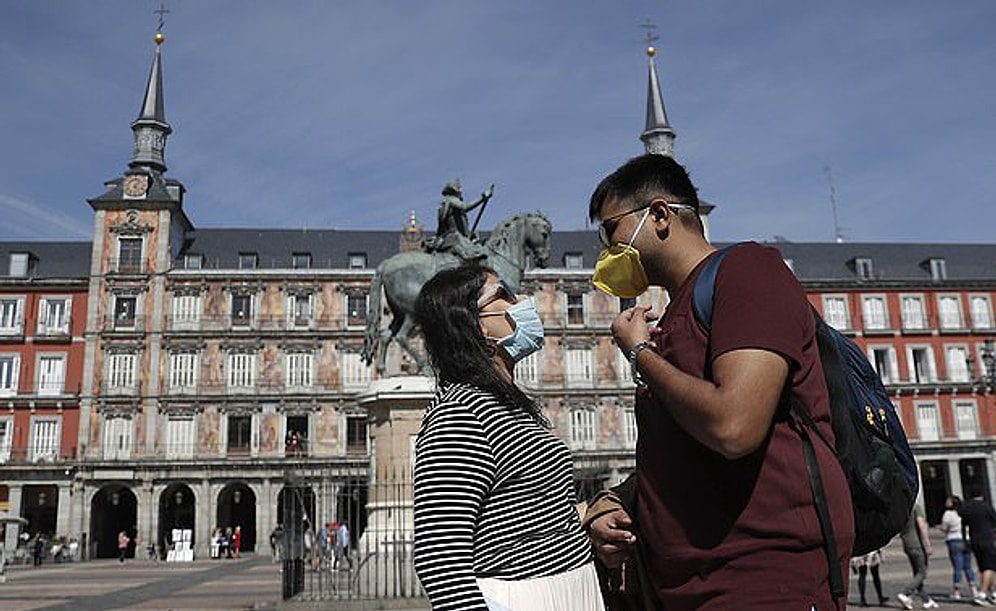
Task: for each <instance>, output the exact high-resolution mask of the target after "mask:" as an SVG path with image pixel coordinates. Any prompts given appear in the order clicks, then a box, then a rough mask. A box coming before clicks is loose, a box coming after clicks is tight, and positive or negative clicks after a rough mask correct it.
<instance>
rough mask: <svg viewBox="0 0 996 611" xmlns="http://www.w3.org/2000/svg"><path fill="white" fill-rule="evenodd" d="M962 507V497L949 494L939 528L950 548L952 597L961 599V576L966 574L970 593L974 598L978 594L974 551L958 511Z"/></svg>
mask: <svg viewBox="0 0 996 611" xmlns="http://www.w3.org/2000/svg"><path fill="white" fill-rule="evenodd" d="M960 509H961V497H959V496H949V497H948V498H946V499H945V500H944V515H942V516H941V523H940V525H939V526H938V528H939V529H940V530H941V532H942V533H944V544H945V545H947V548H948V560H949V561H950V562H951V570H952V576H951V577H952V579H951V581H952V590H951V598H953V599H955V600H961V577H962V574H964V575H965V582H966V583H967V584H968V588H969V595H970V596H971V597H972V599H973V600H974V599H975V598H976V595H977V594H978V589H977V588H976V584H975V571H973V570H972V552H971V550H970V549H969V548H968V545H966V544H965V537H964V535H963V534H962V532H961V531H962V524H961V523H962V519H961V514H959V513H958V511H959V510H960Z"/></svg>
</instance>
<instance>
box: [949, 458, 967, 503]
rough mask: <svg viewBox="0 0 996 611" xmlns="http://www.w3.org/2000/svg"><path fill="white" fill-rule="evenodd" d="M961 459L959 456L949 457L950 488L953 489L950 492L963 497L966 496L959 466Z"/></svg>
mask: <svg viewBox="0 0 996 611" xmlns="http://www.w3.org/2000/svg"><path fill="white" fill-rule="evenodd" d="M958 463H959V460H958V459H957V458H949V459H948V484H949V485H948V488H950V489H951V492H950V494H955V495H958V496H959V497H961V498H962V499H964V498H966V497H965V492H964V491H963V490H962V487H961V469H960V468H959V465H958Z"/></svg>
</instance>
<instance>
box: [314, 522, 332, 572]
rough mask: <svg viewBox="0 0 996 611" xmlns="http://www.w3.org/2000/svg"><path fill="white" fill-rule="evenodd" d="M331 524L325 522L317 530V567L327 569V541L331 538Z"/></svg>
mask: <svg viewBox="0 0 996 611" xmlns="http://www.w3.org/2000/svg"><path fill="white" fill-rule="evenodd" d="M331 526H332V525H331V524H329V523H328V522H325V523H324V524H322V527H321V528H319V529H318V535H317V536H318V555H319V557H320V558H319V567H320V568H326V569H327V568H329V567H330V565H329V539H330V537H331V532H330V529H331Z"/></svg>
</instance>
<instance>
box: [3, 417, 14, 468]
mask: <svg viewBox="0 0 996 611" xmlns="http://www.w3.org/2000/svg"><path fill="white" fill-rule="evenodd" d="M13 438H14V422H13V420H11V419H10V418H9V417H7V418H0V463H4V462H7V461H8V460H10V448H11V446H13Z"/></svg>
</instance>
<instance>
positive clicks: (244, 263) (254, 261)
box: [239, 252, 259, 269]
mask: <svg viewBox="0 0 996 611" xmlns="http://www.w3.org/2000/svg"><path fill="white" fill-rule="evenodd" d="M258 264H259V255H257V254H256V253H254V252H240V253H239V269H256V267H257V266H258Z"/></svg>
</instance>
